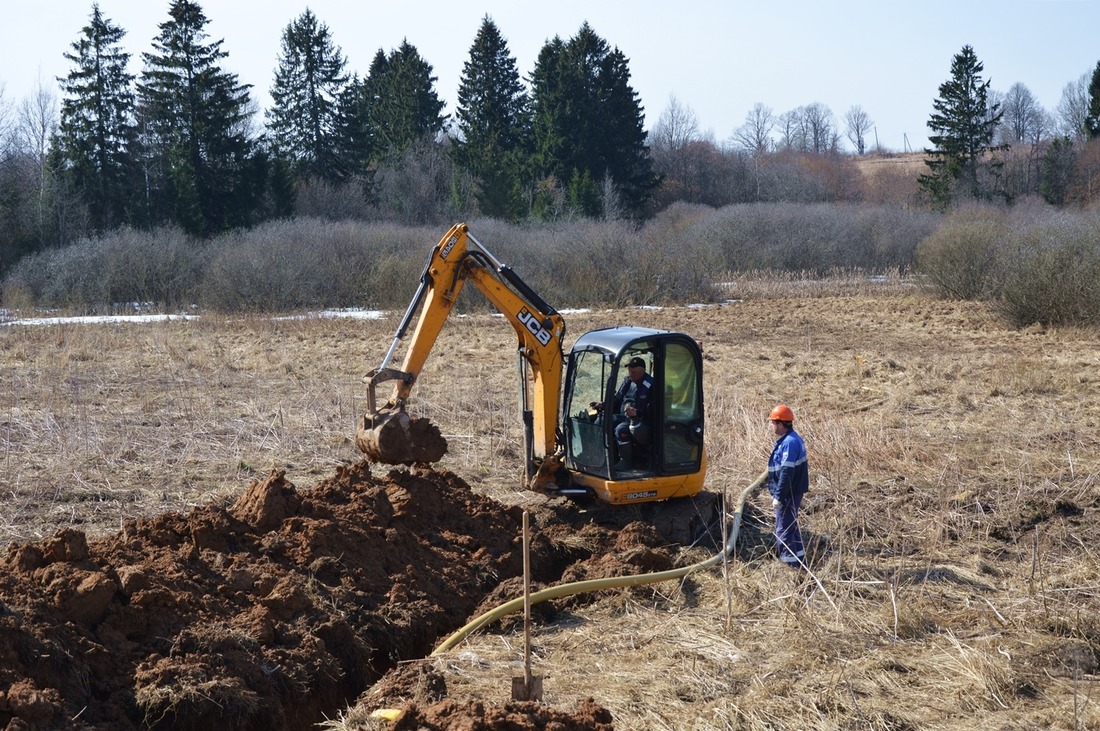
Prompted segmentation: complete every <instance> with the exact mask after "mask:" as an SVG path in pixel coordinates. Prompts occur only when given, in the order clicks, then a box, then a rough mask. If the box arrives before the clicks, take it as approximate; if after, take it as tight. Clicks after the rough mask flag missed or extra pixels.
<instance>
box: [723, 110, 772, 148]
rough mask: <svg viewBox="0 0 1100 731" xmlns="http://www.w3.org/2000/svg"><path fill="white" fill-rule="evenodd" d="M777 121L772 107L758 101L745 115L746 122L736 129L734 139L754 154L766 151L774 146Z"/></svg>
mask: <svg viewBox="0 0 1100 731" xmlns="http://www.w3.org/2000/svg"><path fill="white" fill-rule="evenodd" d="M776 121H777V120H776V118H775V112H774V111H773V110H772V108H771V107H768V106H765V105H763V104H761V103H760V102H757V103H756V104H753V106H752V109H750V110H749V112H748V114H746V115H745V123H744V124H742V125H741V126H740V127H738V128H737V129H736V130H734V133H733V141H734V142H735V143H736V144H738V145H740V146H741V147H743V148H745V149H746V150H748V151H749V152H751V153H753V154H754V155H759V154H762V153H765V152H767V151H768V150H769V149H771V147H772V130H774V129H775V125H776Z"/></svg>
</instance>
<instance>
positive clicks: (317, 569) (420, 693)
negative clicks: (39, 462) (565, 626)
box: [0, 462, 676, 731]
mask: <svg viewBox="0 0 1100 731" xmlns="http://www.w3.org/2000/svg"><path fill="white" fill-rule="evenodd" d="M559 503H560V501H557V502H556V501H554V500H547V499H545V498H544V499H542V500H540V502H539V503H538V504H535V505H532V506H529V508H528V510H529V511H530V514H531V515H532V522H533V529H532V533H533V535H532V540H531V552H530V554H531V576H532V580H533V582H538V583H539V584H544V583H550V582H556V581H558V580H560V579H562V577H563V574H564V573H566V571H567V569H568V574H569V576H572V577H574V578H578V577H579V578H593V577H599V576H615V575H622V574H635V573H640V572H642V571H644V570H650V569H652V568H654V567H656V568H668V567H670V566H672V565H673V563H674V561H675V560H676V559H675V556H674V554H673V553H672V551H671V550H670V548H669V538H668V537H667V536H665V535H662V534H661V533H659V532H658V530H657V528H655V527H654V525H653V524H651V523H649V522H638V521H634V522H630V521H631V520H632V518H631V516H632V515H636V514H635V513H631V512H630V511H606V510H600V509H592V510H585V509H578V507H577V506H573V505H571V504H570V505H565V506H563V505H562V504H559ZM522 515H523V508H521V507H518V506H512V507H505V506H503V505H501V504H499V503H496V502H495V501H493V500H492V499H490V498H487V497H484V496H481V495H478V494H476V493H474V492H473V491H472V490H471V489H470V487H469V485H467V484H466V483H465V482H463V481H462V480H461V479H460V478H458V477H457V476H455V475H454V474H453V473H451V472H447V471H439V472H437V471H434V470H432V469H430V468H426V467H414V468H413V469H411V470H394V471H392V472H389V473H387V474H385V475H377V474H372V472H371V469H370V466H369V464H368V463H367V462H360V463H358V464H356V465H351V466H346V467H341V468H339V469H338V470H337V472H336V473H335V474H334V475H332V476H330V477H328V478H326V479H323V480H322V481H320V482H319V483H318V484H317V485H315V486H314V487H312V488H311V489H307V490H299V489H297V488H296V487H295V486H294V485H293V484H291V483H290V482H289V481H288V480H287V479H286V477H285V473H284V472H283V471H274V472H272V473H271V474H270V475H269V476H268V477H267V478H266V479H263V480H257V481H254V482H252V483H251V485H249V486H248V488H247V490H245V491H244V492H243V494H242V495H241V496H240V497H239V499H237V501H236V502H235V503H234V504H233V505H232V506H231V507H229V508H228V509H225V508H219V507H213V506H203V507H199V508H197V509H195V510H193V511H191V512H189V513H186V514H180V513H166V514H163V515H159V516H157V517H154V518H151V519H141V520H136V521H132V522H128V523H127V524H126V525H125V526H124V527H123V529H122V531H121V532H119V533H118V534H117V535H113V536H109V537H106V538H101V539H96V540H89V539H88V538H87V537H86V536H85V534H84V533H83V532H81V531H78V530H74V529H71V528H67V529H62V530H61V531H59V532H58V533H57V534H56V535H55V536H54V537H52V538H50V539H48V540H45V541H40V542H36V543H24V544H13V545H11V546H10V547H9V551H8V553H7V555H6V556H5V557H4V558H3V560H2V564H0V658H2V663H0V688H7V691H6V693H0V727H2V728H6V729H10V730H12V731H14V730H15V729H28V730H30V729H131V728H171V729H210V728H219V729H264V730H265V731H270V730H272V729H306V728H313V727H315V726H316V724H318V723H319V722H321V721H322V720H323V719H324V718H326V717H328V718H331V717H333V716H334V715H335V714H336V713H338V712H340V711H341V710H343V709H344V708H345V707H346V706H347V705H348V704H349V703H352V702H354V701H355V699H356V697H357V696H358V695H359V694H360V693H362V692H363V691H364V690H366V689H367V688H368V687H370V686H371V685H372V684H374V683H376V681H378V680H379V679H380V678H381V677H382V676H383V675H384V674H385V673H386V672H387V671H388V670H390V669H392V668H398V670H397V671H396V672H395V673H394V674H393V675H392V676H391V677H389V678H388V680H387V681H386V682H384V683H380V684H378V686H377V687H376V688H374V690H373V693H372V696H371V703H372V704H373V705H372V707H375V708H376V707H380V706H392V705H395V704H397V705H398V706H401V705H408V706H409V707H408V708H407V710H406V713H405V715H404V717H403V718H402V720H400V721H399V722H398V723H397V725H395V726H394V728H398V729H400V728H408V729H417V728H430V729H437V728H438V729H443V728H469V729H476V728H511V729H517V730H522V729H554V728H558V729H609V728H611V714H610V712H609V711H607V710H606V709H604V708H601V707H599V706H598V705H596V704H595V703H594V702H591V701H586V702H585V703H582V704H581V705H580V707H578V708H577V709H576V710H575V711H571V712H564V711H560V710H555V709H551V708H549V707H546V706H543V705H542V704H539V703H509V704H505V705H503V706H497V707H487V706H486V705H484V704H481V703H476V702H467V703H455V702H451V701H448V700H447V699H446V698H445V695H446V691H445V688H441V687H440V685H441V681H442V679H441V678H440V677H438V675H437V676H436V678H437V680H436V682H435V683H434V688H435V689H434V690H433V691H432V692H430V693H427V694H426V693H425V692H424V688H425V687H426V686H432V685H433V684H431V683H429V684H426V683H425V682H424V680H423V677H422V675H423V673H420V672H417V673H411V672H409V670H408V668H409V667H411V666H408V665H402V666H399V665H398V663H401V662H403V661H410V660H415V659H417V658H423V657H424V656H426V655H428V654H429V653H430V652H431V651H432V649H433V647H434V646H435V645H436V644H437V642H438V641H439V640H440V639H441V638H443V637H444V636H445V635H446V634H447V633H449V632H452V631H454V630H455V629H456V628H458V627H460V626H462V625H463V624H464V623H465V622H466V621H467V620H468V619H469V618H470V617H471V616H474V612H475V609H477V608H478V607H479V605H483V604H485V603H486V602H488V603H492V602H493V601H494V600H495V599H494V597H495V596H496V595H497V594H499V593H500V592H501V591H504V592H505V593H508V591H507V588H506V586H505V585H507V587H510V588H511V593H510V596H508V597H506V599H511V598H515V597H516V596H517V594H516V592H519V595H522V580H521V579H517V578H516V577H522V571H523V561H522V530H521V525H522ZM609 517H611V518H614V519H616V520H618V521H619V524H618V525H609V526H602V525H599V524H598V523H597V521H600V520H606V519H608V518H609ZM570 521H572V524H571V523H570ZM577 535H581V536H583V539H584V540H583V542H582V543H581V542H578V541H577V540H575V537H576V536H577ZM582 545H583V547H581V546H582ZM509 580H511V581H510V582H509ZM487 596H489V597H490V599H488V600H486V597H487ZM574 601H576V600H574Z"/></svg>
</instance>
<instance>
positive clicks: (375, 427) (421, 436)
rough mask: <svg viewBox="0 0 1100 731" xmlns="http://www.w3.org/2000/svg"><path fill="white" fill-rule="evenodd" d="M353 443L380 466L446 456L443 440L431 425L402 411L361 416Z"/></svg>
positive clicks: (437, 459)
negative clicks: (380, 464)
mask: <svg viewBox="0 0 1100 731" xmlns="http://www.w3.org/2000/svg"><path fill="white" fill-rule="evenodd" d="M355 444H356V445H357V446H358V447H359V451H361V452H363V454H365V455H367V457H368V458H369V459H370V460H371V461H373V462H381V463H383V464H404V465H411V464H416V463H418V462H438V461H439V460H441V459H443V455H445V454H446V453H447V440H446V438H444V436H443V435H442V434H440V432H439V428H438V427H437V426H436V425H435V424H433V423H432V422H431V421H429V420H428V419H423V418H417V417H413V416H409V415H408V414H406V413H405V412H404V411H391V412H385V411H383V412H378V413H374V414H367V415H366V416H364V417H363V419H362V421H360V422H359V429H358V430H357V431H356V434H355Z"/></svg>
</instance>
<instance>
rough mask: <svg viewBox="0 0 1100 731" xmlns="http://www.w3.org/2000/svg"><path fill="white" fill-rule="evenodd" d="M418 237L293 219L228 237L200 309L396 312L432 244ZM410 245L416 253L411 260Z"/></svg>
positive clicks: (209, 272) (211, 268)
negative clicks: (374, 309) (388, 309)
mask: <svg viewBox="0 0 1100 731" xmlns="http://www.w3.org/2000/svg"><path fill="white" fill-rule="evenodd" d="M416 233H417V232H416V230H415V229H408V228H405V227H395V226H391V225H370V224H362V223H354V222H343V223H333V222H328V221H320V220H316V219H297V220H294V221H277V222H272V223H268V224H265V225H263V226H260V227H257V228H256V229H253V230H251V231H247V232H241V233H236V234H231V235H227V236H225V237H223V238H222V239H220V240H219V241H218V243H217V245H216V248H217V254H216V255H215V256H213V257H212V259H211V261H210V262H209V264H208V265H207V268H206V273H205V276H204V278H203V285H202V302H203V304H204V305H206V306H209V307H211V308H213V309H216V310H220V311H225V312H280V311H293V310H300V309H304V308H319V307H349V306H366V307H393V306H395V305H396V304H397V303H398V302H399V300H400V299H401V295H402V294H405V292H406V290H408V288H410V287H415V285H416V281H417V279H418V278H419V267H420V266H422V262H423V259H422V258H421V256H422V254H421V253H420V252H424V251H427V249H428V247H430V245H431V243H434V242H435V240H434V239H433V238H432V237H431V234H427V235H424V232H423V231H421V232H420V233H421V234H422V236H417V235H415V234H416ZM413 242H415V245H416V247H417V248H419V250H420V252H417V254H416V255H415V256H412V255H411V254H412V253H413V252H416V249H415V248H412V244H413ZM426 242H431V243H426ZM395 285H396V286H395ZM405 296H407V295H405Z"/></svg>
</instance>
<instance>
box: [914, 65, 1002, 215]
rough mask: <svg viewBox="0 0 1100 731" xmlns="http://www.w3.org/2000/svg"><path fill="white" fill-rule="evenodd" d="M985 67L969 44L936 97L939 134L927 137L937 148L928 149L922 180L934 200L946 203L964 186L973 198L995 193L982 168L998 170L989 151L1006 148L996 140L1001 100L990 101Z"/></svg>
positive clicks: (931, 123) (933, 124)
mask: <svg viewBox="0 0 1100 731" xmlns="http://www.w3.org/2000/svg"><path fill="white" fill-rule="evenodd" d="M983 69H984V66H983V65H982V63H981V61H979V60H978V57H977V56H976V55H975V54H974V49H973V48H972V47H970V46H969V45H967V46H963V48H962V50H961V51H960V52H959V53H957V54H956V55H955V57H954V58H953V59H952V62H951V78H950V79H949V80H948V81H945V82H944V83H942V84H940V89H939V92H940V96H939V98H937V99H936V100H935V101H933V102H932V105H933V107H934V108H935V110H936V111H935V112H934V113H933V114H932V116H931V117H930V118H929V120H928V127H929V129H931V130H932V131H933V132H935V134H932V135H929V137H928V140H929V142H931V143H932V144H933V145H934V146H935V147H934V149H930V150H925V152H926V153H927V154H928V155H929V156H930V159H929V160H927V162H926V164H927V165H928V168H929V172H928V173H927V174H924V175H921V176H920V178H919V183H920V186H921V188H922V189H923V190H924V192H925V193H926V194H927V195H928V196H929V197H930V198H931V200H932V202H933V204H934V205H936V206H938V207H946V206H947V205H949V204H950V202H951V199H952V198H953V197H954V195H955V193H956V189H957V188H959V187H960V186H961V189H962V190H963V191H965V192H966V193H967V194H969V196H970V197H972V198H983V197H987V194H988V193H989V192H991V191H990V190H989V189H988V188H989V186H987V185H985V184H984V183H983V175H982V173H983V172H994V173H995V172H996V170H997V169H998V166H999V162H998V161H996V160H993V159H987V157H988V155H989V153H991V152H994V151H997V150H1000V149H1003V148H1001V147H996V146H994V145H993V135H994V133H995V132H996V129H997V125H998V124H999V123H1000V120H1001V116H1002V112H1001V111H1000V104H997V103H993V104H990V103H989V85H990V83H991V82H990V81H985V82H984V83H983V81H982V75H981V74H982V71H983Z"/></svg>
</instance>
